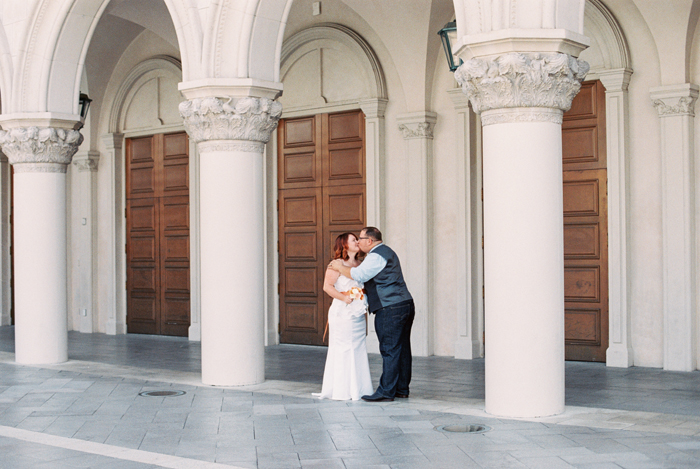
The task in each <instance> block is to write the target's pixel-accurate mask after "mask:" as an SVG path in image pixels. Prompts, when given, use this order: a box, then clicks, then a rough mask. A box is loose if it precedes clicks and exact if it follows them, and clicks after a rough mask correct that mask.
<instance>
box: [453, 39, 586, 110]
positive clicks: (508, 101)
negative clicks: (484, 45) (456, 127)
mask: <svg viewBox="0 0 700 469" xmlns="http://www.w3.org/2000/svg"><path fill="white" fill-rule="evenodd" d="M588 70H589V66H588V63H586V62H584V61H582V60H578V59H576V58H575V57H572V56H570V55H568V54H562V53H521V52H510V53H507V54H503V55H500V56H497V57H495V58H492V59H489V60H484V59H476V58H475V59H470V60H467V61H466V62H465V63H463V64H462V65H461V66H460V67H459V68H458V69H457V71H456V72H455V79H456V80H457V81H458V82H459V84H460V85H461V86H462V90H463V91H464V93H465V94H466V95H467V96H468V97H469V100H470V101H471V102H472V106H473V108H474V111H475V112H476V113H481V112H484V111H488V110H490V109H503V108H516V107H539V108H543V107H545V108H554V109H560V110H562V111H567V110H569V108H570V107H571V101H572V100H573V99H574V96H576V94H577V93H578V92H579V89H580V88H581V82H582V81H583V79H584V78H585V76H586V73H588Z"/></svg>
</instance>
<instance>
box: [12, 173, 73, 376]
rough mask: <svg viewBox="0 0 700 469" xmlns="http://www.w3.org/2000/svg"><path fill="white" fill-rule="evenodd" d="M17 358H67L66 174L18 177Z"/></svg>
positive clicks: (22, 360)
mask: <svg viewBox="0 0 700 469" xmlns="http://www.w3.org/2000/svg"><path fill="white" fill-rule="evenodd" d="M14 204H15V210H14V241H15V245H14V255H15V310H16V311H15V312H16V314H15V359H16V361H17V363H21V364H48V363H60V362H64V361H66V360H67V359H68V345H67V344H68V335H67V327H66V321H67V317H66V175H65V173H39V172H20V173H16V174H15V177H14Z"/></svg>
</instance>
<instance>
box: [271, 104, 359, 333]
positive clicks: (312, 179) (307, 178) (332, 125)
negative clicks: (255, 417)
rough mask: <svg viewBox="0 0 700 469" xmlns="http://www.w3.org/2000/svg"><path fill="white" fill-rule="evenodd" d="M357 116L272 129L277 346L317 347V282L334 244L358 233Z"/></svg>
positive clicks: (323, 313)
mask: <svg viewBox="0 0 700 469" xmlns="http://www.w3.org/2000/svg"><path fill="white" fill-rule="evenodd" d="M364 132H365V119H364V115H363V113H362V111H359V110H357V111H350V112H340V113H334V114H318V115H315V116H309V117H300V118H294V119H282V120H281V121H280V123H279V127H278V150H277V151H278V153H277V154H278V165H279V166H278V203H279V206H278V210H279V259H280V262H279V276H280V325H279V330H280V342H282V343H287V344H307V345H322V344H323V343H324V340H323V332H324V329H325V325H326V318H327V315H328V308H329V307H330V304H331V299H330V297H328V295H326V294H325V293H324V292H323V277H324V275H325V271H326V265H327V264H328V261H329V259H330V258H331V250H332V247H333V243H334V241H335V238H336V237H337V236H338V235H339V234H341V233H344V232H347V231H350V232H354V233H356V234H358V235H359V231H360V230H361V229H362V228H363V227H364V226H365V225H366V214H367V209H366V206H367V201H366V197H367V196H366V188H365V178H366V167H365V166H366V163H365V135H364Z"/></svg>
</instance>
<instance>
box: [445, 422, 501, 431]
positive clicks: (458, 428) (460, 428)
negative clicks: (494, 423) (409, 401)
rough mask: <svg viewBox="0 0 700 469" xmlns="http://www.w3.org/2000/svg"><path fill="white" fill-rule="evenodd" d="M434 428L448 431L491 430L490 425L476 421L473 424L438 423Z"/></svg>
mask: <svg viewBox="0 0 700 469" xmlns="http://www.w3.org/2000/svg"><path fill="white" fill-rule="evenodd" d="M435 430H437V431H439V432H450V433H485V432H487V431H489V430H491V427H487V426H486V425H480V424H478V423H476V424H473V425H440V426H439V427H435Z"/></svg>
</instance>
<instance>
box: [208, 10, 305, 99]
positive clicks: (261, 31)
mask: <svg viewBox="0 0 700 469" xmlns="http://www.w3.org/2000/svg"><path fill="white" fill-rule="evenodd" d="M292 2H293V0H230V1H222V2H219V3H216V4H214V5H213V8H210V9H209V17H208V19H207V22H206V24H208V25H210V26H211V27H210V28H206V29H205V30H204V41H203V42H204V46H203V51H202V57H203V61H202V62H203V63H202V66H203V70H204V73H205V76H206V77H211V78H252V79H254V80H255V82H250V81H247V82H240V81H236V82H227V83H226V84H227V85H231V84H233V85H244V86H258V85H262V86H265V85H266V84H267V85H270V84H272V83H277V82H279V81H280V79H279V64H280V50H281V48H282V41H283V39H284V27H285V25H286V22H287V16H288V15H289V10H290V8H291V7H292ZM231 51H235V52H234V54H233V55H234V60H231ZM272 88H274V87H272Z"/></svg>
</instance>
